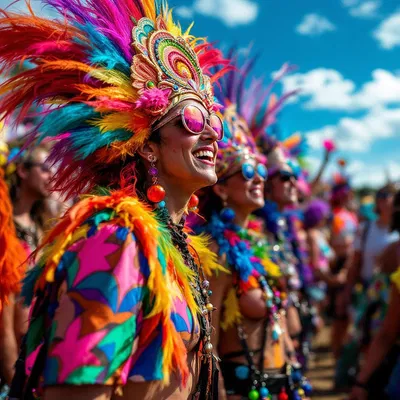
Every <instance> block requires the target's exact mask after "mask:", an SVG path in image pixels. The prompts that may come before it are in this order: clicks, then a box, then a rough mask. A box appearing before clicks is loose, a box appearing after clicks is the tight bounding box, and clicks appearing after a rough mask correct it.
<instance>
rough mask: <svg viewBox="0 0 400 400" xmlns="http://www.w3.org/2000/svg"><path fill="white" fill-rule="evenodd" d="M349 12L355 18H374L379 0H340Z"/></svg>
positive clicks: (379, 4)
mask: <svg viewBox="0 0 400 400" xmlns="http://www.w3.org/2000/svg"><path fill="white" fill-rule="evenodd" d="M342 4H343V6H344V7H347V8H348V9H349V14H350V15H351V16H353V17H356V18H376V17H377V16H378V10H379V8H380V7H381V0H342Z"/></svg>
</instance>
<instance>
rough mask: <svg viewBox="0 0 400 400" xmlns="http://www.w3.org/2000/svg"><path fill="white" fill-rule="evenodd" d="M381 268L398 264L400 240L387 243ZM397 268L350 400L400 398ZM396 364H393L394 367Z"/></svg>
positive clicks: (399, 218)
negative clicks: (377, 328) (379, 321)
mask: <svg viewBox="0 0 400 400" xmlns="http://www.w3.org/2000/svg"><path fill="white" fill-rule="evenodd" d="M390 231H391V232H396V233H397V234H400V191H399V192H397V193H396V195H395V196H394V200H393V214H392V218H391V224H390ZM380 262H381V263H382V266H381V268H382V269H384V270H390V269H392V270H393V267H394V266H395V265H397V266H399V265H400V240H399V239H398V240H396V241H395V242H393V243H391V244H389V245H388V246H387V248H386V249H385V251H384V253H383V255H382V256H381V257H380ZM399 304H400V267H398V270H397V271H396V273H394V274H393V275H392V285H391V292H390V297H389V301H388V309H387V312H386V316H385V318H384V320H383V324H382V327H381V328H380V329H379V331H378V332H377V333H376V334H375V336H374V338H373V340H372V343H371V344H370V346H369V349H368V352H367V355H366V357H365V360H364V362H363V363H362V367H361V369H360V371H359V373H358V375H357V377H356V380H355V383H354V386H353V389H352V391H351V394H350V399H351V400H375V399H383V400H385V399H391V400H395V399H398V398H399V395H400V385H399V382H400V363H399V361H400V358H399V356H400V343H399V339H400V313H399ZM396 363H397V365H396ZM388 383H389V386H388V387H387V388H386V385H387V384H388Z"/></svg>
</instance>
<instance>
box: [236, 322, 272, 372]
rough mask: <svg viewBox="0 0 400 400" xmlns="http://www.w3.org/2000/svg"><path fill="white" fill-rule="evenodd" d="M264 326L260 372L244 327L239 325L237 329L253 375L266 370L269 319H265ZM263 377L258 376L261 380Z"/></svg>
mask: <svg viewBox="0 0 400 400" xmlns="http://www.w3.org/2000/svg"><path fill="white" fill-rule="evenodd" d="M263 322H264V324H263V335H262V338H261V340H262V343H261V349H260V351H261V354H260V361H259V363H258V370H257V368H256V366H255V364H254V361H253V356H254V354H253V353H252V351H251V350H250V348H249V345H248V343H247V340H246V334H245V332H244V330H243V327H242V326H241V325H237V329H238V335H239V340H240V343H241V345H242V347H243V351H244V355H245V357H246V360H247V363H248V365H249V367H250V370H251V373H252V374H256V375H257V374H259V375H260V374H261V373H262V372H263V370H264V359H265V347H266V345H267V328H268V318H264V321H263ZM261 377H262V376H258V377H257V378H258V379H260V378H261Z"/></svg>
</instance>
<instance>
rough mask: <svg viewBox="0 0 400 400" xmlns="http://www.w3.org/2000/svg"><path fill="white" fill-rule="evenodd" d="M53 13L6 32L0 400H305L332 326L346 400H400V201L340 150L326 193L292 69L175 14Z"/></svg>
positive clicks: (329, 150)
mask: <svg viewBox="0 0 400 400" xmlns="http://www.w3.org/2000/svg"><path fill="white" fill-rule="evenodd" d="M46 3H48V4H49V6H52V7H53V8H54V9H55V10H56V11H57V12H58V13H59V16H58V17H57V18H54V19H48V18H45V17H40V16H37V15H35V14H34V13H33V11H31V12H30V13H28V14H18V13H12V12H9V11H6V10H0V11H1V16H0V74H1V75H2V76H3V77H4V79H3V80H2V83H1V84H0V116H1V120H2V122H1V123H2V124H3V125H2V129H3V132H6V131H7V132H8V135H7V138H8V139H7V140H6V137H5V136H6V135H5V136H4V137H3V138H2V141H1V142H0V399H10V400H17V399H21V400H33V399H44V400H64V399H68V400H71V399H73V400H94V399H96V400H109V399H122V400H125V399H126V400H128V399H129V400H131V399H140V400H150V399H171V400H172V399H176V400H184V399H185V400H186V399H197V400H215V399H221V400H224V399H228V400H240V399H250V400H258V399H259V400H269V399H271V400H302V399H304V400H305V399H309V398H313V388H312V382H311V383H310V381H309V380H308V379H307V370H308V369H309V366H310V362H312V359H313V357H314V353H313V342H314V339H315V337H317V336H318V335H319V334H320V333H321V331H323V330H324V329H325V327H326V326H329V328H330V332H331V341H330V347H331V350H332V352H333V355H334V358H335V361H336V367H335V376H334V386H335V388H336V389H337V390H341V391H343V392H346V393H348V394H347V395H346V398H348V399H349V400H367V399H371V400H372V399H374V400H376V399H388V400H395V399H400V347H399V339H400V314H399V313H398V310H397V306H398V304H400V269H399V266H400V237H399V232H400V190H399V189H400V186H397V185H396V184H395V183H394V182H389V181H388V182H387V183H386V184H385V185H384V186H383V187H381V188H379V189H378V190H376V191H375V192H373V193H372V192H371V193H369V194H368V195H365V196H360V195H359V194H358V193H356V192H355V191H354V189H353V188H352V185H351V177H350V176H349V175H348V174H347V169H346V161H345V160H343V159H337V153H338V151H337V149H336V146H335V143H334V141H332V140H325V142H324V158H323V159H322V160H321V165H320V168H319V170H318V172H317V173H316V174H315V175H313V176H311V174H310V172H309V170H308V164H307V154H306V153H307V145H306V142H305V139H304V138H303V137H302V136H301V135H299V134H293V135H290V136H287V137H285V136H284V135H283V134H282V133H281V132H280V131H279V129H277V126H278V119H279V113H280V111H281V110H282V107H283V106H284V104H285V101H286V100H287V99H289V98H290V97H291V96H292V95H295V93H296V92H295V91H294V92H290V93H283V94H280V95H277V85H278V83H279V82H280V81H281V80H282V78H283V77H284V76H286V75H287V74H290V73H291V71H292V67H291V66H290V65H287V64H285V65H283V66H282V68H281V69H280V71H279V72H278V73H277V74H276V75H275V76H274V80H273V81H272V82H264V80H263V79H261V78H260V77H257V76H254V73H253V66H254V64H255V62H256V57H254V58H252V57H251V56H247V57H243V55H241V54H239V52H238V51H236V50H235V49H232V50H230V51H228V52H223V51H221V50H220V49H218V48H217V47H216V46H217V44H211V43H208V42H207V41H206V40H205V39H201V38H197V37H194V36H193V35H192V34H191V33H190V29H189V30H186V31H184V30H182V28H181V26H180V25H179V23H178V22H176V21H175V20H174V19H173V16H172V12H171V10H170V9H169V8H168V6H167V4H166V3H165V2H164V1H162V0H102V1H98V0H87V1H85V2H82V1H81V0H46ZM206 33H207V32H205V34H206ZM17 131H18V132H19V134H18V135H17V134H13V135H10V132H17ZM21 132H23V134H21ZM335 161H336V162H337V166H336V170H337V172H336V173H335V175H334V176H327V169H326V168H327V166H328V165H329V164H330V163H332V162H335ZM315 398H317V397H315Z"/></svg>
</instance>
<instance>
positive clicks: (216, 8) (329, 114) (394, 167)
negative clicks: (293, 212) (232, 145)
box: [0, 0, 400, 185]
mask: <svg viewBox="0 0 400 400" xmlns="http://www.w3.org/2000/svg"><path fill="white" fill-rule="evenodd" d="M99 1H100V0H99ZM169 1H170V6H172V7H174V8H175V11H176V14H177V15H178V16H179V20H180V21H181V23H182V25H183V26H186V25H187V24H188V23H189V22H190V21H192V20H195V26H194V29H193V33H194V34H196V35H199V36H207V37H208V38H209V40H210V41H217V42H218V43H220V45H221V46H222V47H224V48H229V47H231V46H237V47H238V48H241V49H245V48H248V46H249V45H252V47H251V49H252V50H251V51H252V52H258V53H260V54H261V56H260V59H259V62H258V64H257V66H256V68H255V70H254V76H255V77H259V76H265V78H266V80H268V79H270V77H271V74H272V73H273V72H274V71H277V70H278V69H279V68H280V66H281V65H282V64H283V63H284V62H290V63H292V64H295V65H297V66H298V69H297V70H296V71H295V72H294V73H293V74H292V75H291V76H289V77H287V78H286V80H285V81H284V83H283V90H289V89H293V88H300V89H302V92H301V94H300V95H299V96H298V98H297V99H295V100H294V101H292V103H291V104H288V105H287V106H286V107H285V109H284V110H283V112H282V113H281V115H280V128H281V129H282V130H283V131H284V132H286V133H291V132H295V131H300V132H302V133H304V134H305V135H306V136H307V137H308V141H309V144H310V157H309V158H310V165H311V166H315V165H316V164H318V159H319V158H320V155H321V142H322V140H323V138H326V137H331V138H333V139H334V140H336V142H337V144H338V146H339V148H340V150H339V151H338V152H337V157H339V156H340V157H345V158H346V159H347V160H348V168H349V172H350V173H352V174H353V182H354V184H356V185H362V184H364V183H368V184H371V185H379V184H381V183H382V182H383V181H384V179H385V169H386V170H388V171H389V174H390V175H391V176H392V178H394V179H400V158H399V150H400V2H399V1H398V0H169ZM35 2H37V0H33V3H35ZM7 3H9V0H0V6H4V4H7ZM37 9H39V10H40V7H38V8H37ZM332 164H333V165H332V167H331V170H332V169H334V168H335V165H334V163H332ZM330 172H331V171H328V175H329V173H330ZM327 178H328V176H327Z"/></svg>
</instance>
